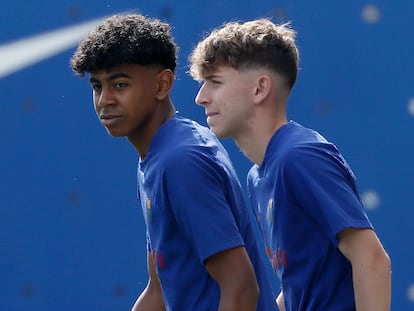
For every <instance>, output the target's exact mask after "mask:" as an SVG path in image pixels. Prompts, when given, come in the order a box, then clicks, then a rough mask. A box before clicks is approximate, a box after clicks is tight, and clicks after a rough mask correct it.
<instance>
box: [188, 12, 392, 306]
mask: <svg viewBox="0 0 414 311" xmlns="http://www.w3.org/2000/svg"><path fill="white" fill-rule="evenodd" d="M295 35H296V33H295V32H294V31H293V30H292V29H291V28H290V27H289V25H287V24H284V25H275V24H273V23H272V22H271V21H269V20H266V19H259V20H254V21H249V22H246V23H243V24H240V23H235V22H233V23H227V24H226V25H224V26H223V27H221V28H218V29H215V30H213V31H212V32H211V33H210V34H209V35H208V36H207V37H206V38H205V39H204V40H202V41H201V42H199V43H198V45H197V46H196V47H195V49H194V51H193V52H192V54H191V56H190V62H191V68H190V74H191V75H192V77H193V78H194V79H195V80H198V81H202V82H203V83H202V86H201V88H200V90H199V92H198V94H197V97H196V102H197V104H199V105H201V106H203V107H204V109H205V113H206V115H207V122H208V124H209V126H210V128H211V130H212V131H213V132H214V133H215V134H216V135H217V136H218V137H219V138H224V137H231V138H233V139H234V141H235V142H236V144H237V145H238V146H239V147H240V149H241V150H242V151H243V152H244V154H245V155H246V157H247V158H249V159H250V160H251V161H252V162H253V163H254V165H253V167H252V168H251V170H250V171H249V173H248V176H247V186H248V195H249V201H250V204H251V205H252V207H253V209H254V211H255V213H256V216H257V220H258V222H259V225H260V228H261V231H262V235H263V240H264V243H265V247H266V253H267V255H268V256H269V260H270V262H271V264H272V266H273V269H274V271H275V273H276V275H277V276H278V277H279V279H280V283H281V292H280V295H279V296H278V299H277V302H278V306H279V309H280V310H289V311H305V310H306V311H311V310H312V311H321V310H323V311H338V310H344V311H351V310H358V311H380V310H381V311H386V310H390V300H391V298H390V292H391V275H390V274H391V271H390V265H391V263H390V259H389V257H388V255H387V254H386V252H385V251H384V248H383V246H382V245H381V243H380V241H379V239H378V237H377V235H376V234H375V232H374V230H373V227H372V224H371V223H370V221H369V219H368V217H367V215H366V213H365V211H364V208H363V206H362V203H361V199H360V197H359V194H358V189H357V185H356V179H355V176H354V174H353V172H352V171H351V169H350V167H349V166H348V164H347V162H346V161H345V160H344V158H343V157H342V155H341V154H340V152H339V151H338V149H337V148H336V147H335V145H334V144H332V143H330V142H328V141H327V140H326V139H325V138H324V137H322V136H321V135H320V134H319V133H317V132H316V131H314V130H312V129H308V128H305V127H303V126H302V125H300V124H298V123H296V122H294V121H288V119H287V115H286V106H287V103H288V98H289V94H290V92H291V90H292V88H293V86H294V84H295V81H296V77H297V72H298V63H299V52H298V49H297V47H296V45H295Z"/></svg>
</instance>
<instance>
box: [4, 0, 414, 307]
mask: <svg viewBox="0 0 414 311" xmlns="http://www.w3.org/2000/svg"><path fill="white" fill-rule="evenodd" d="M367 6H368V7H367ZM369 8H371V12H373V13H374V14H373V15H368V17H366V16H365V15H364V12H367V10H368V12H369ZM126 11H138V12H141V13H143V14H146V15H149V16H151V17H158V18H161V19H163V20H166V21H168V22H169V23H171V25H172V26H173V34H174V36H175V38H176V40H177V42H178V44H179V45H180V47H181V49H180V61H179V62H180V63H179V67H178V71H177V81H176V84H175V88H174V91H173V94H172V97H173V100H174V103H175V105H176V107H177V108H178V109H179V110H180V111H181V113H182V114H184V115H187V116H191V117H193V118H194V119H196V120H198V121H199V122H200V123H202V124H206V123H205V118H204V115H203V114H204V112H203V109H202V108H200V107H198V106H196V105H195V104H194V96H195V94H196V92H197V89H198V84H197V83H196V82H194V81H192V79H191V78H190V77H189V76H188V75H187V74H186V71H187V70H188V67H187V65H188V63H187V56H188V54H189V52H190V51H191V49H192V47H193V46H194V45H195V44H196V43H197V41H198V40H199V39H201V38H202V37H203V34H204V33H205V32H206V31H208V30H211V29H212V28H213V27H217V26H220V25H221V24H222V23H223V22H224V21H229V20H242V21H243V20H247V19H251V18H257V17H272V18H273V20H274V21H276V22H281V21H283V22H284V21H291V22H292V26H293V27H294V28H295V29H296V30H297V31H298V39H297V41H298V45H299V48H300V51H301V71H300V74H299V80H298V82H297V85H296V87H295V90H294V93H293V95H292V97H291V100H290V104H289V117H290V118H291V119H294V120H296V121H298V122H300V123H302V124H304V125H306V126H309V127H313V128H315V129H317V130H319V131H320V132H321V133H322V134H323V135H325V136H326V137H327V138H328V139H330V140H332V141H334V142H335V143H336V145H337V146H338V147H339V148H340V149H341V151H342V153H343V154H344V156H345V157H346V159H347V160H348V162H349V163H350V165H351V166H352V168H353V170H354V172H355V173H356V175H357V177H358V179H359V185H360V190H361V193H362V195H363V197H364V200H365V201H366V203H367V210H368V214H369V217H370V218H371V220H372V222H373V223H374V226H375V228H376V230H377V233H378V235H379V237H380V238H381V240H382V242H383V244H384V246H385V248H386V249H387V251H388V252H389V254H390V256H391V258H392V261H393V294H392V304H393V310H397V311H405V310H407V311H408V310H414V269H413V266H412V263H413V262H414V242H413V237H414V223H413V222H414V210H413V207H414V206H413V201H414V200H413V190H414V187H413V185H414V182H413V177H414V88H413V86H414V84H413V73H414V59H413V55H414V18H413V16H414V1H411V0H399V1H398V0H396V1H385V0H378V1H376V0H373V1H370V2H366V1H358V0H356V1H328V0H319V1H287V0H284V1H268V0H265V1H263V0H262V1H250V0H243V1H204V2H201V1H200V2H199V1H184V0H181V1H180V0H176V1H149V0H148V1H132V0H117V1H115V0H114V1H104V0H90V1H69V0H60V1H51V0H48V1H46V0H44V1H34V0H26V1H22V0H17V1H2V2H1V3H0V47H1V46H3V45H6V44H8V43H10V42H13V41H15V40H18V39H21V38H25V37H30V36H34V35H37V34H39V33H44V32H48V31H52V30H56V29H59V28H63V27H68V26H71V25H76V24H78V23H82V22H86V21H89V20H92V19H95V18H101V17H104V16H107V15H111V14H114V13H120V12H126ZM364 16H365V17H364ZM369 16H371V18H369ZM74 49H75V46H73V47H72V48H71V49H67V50H65V51H63V52H61V53H58V54H56V55H54V56H52V57H49V58H47V59H46V60H43V61H41V62H38V63H36V64H34V65H32V66H29V67H27V68H24V69H22V70H19V71H17V72H14V73H10V74H7V75H5V76H3V77H2V78H0V96H1V97H0V98H1V102H0V111H1V122H0V130H1V134H0V135H1V136H0V137H1V140H0V310H1V311H20V310H26V311H31V310H35V311H42V310H62V311H65V310H128V309H129V308H130V307H131V305H132V304H133V302H134V301H135V298H136V297H137V295H138V293H139V292H140V291H141V290H142V289H143V288H144V286H145V284H146V281H147V273H146V264H145V237H144V235H145V234H144V232H145V229H144V223H143V219H142V216H141V212H140V209H139V208H138V205H137V202H136V177H135V173H136V163H137V155H136V154H135V151H134V149H133V148H132V146H130V145H129V143H128V142H127V141H126V139H122V138H120V139H113V138H111V137H109V136H108V135H107V134H106V131H105V129H103V128H102V126H101V125H100V123H99V121H98V120H97V118H96V116H95V114H94V111H93V106H92V101H91V91H90V88H89V86H88V83H87V79H85V78H84V79H80V78H77V77H75V76H74V75H73V73H72V72H71V70H70V68H69V65H68V62H69V58H70V56H71V55H72V53H73V51H74ZM29 52H30V51H29ZM7 61H8V60H7V59H0V62H7ZM410 107H411V108H410ZM410 109H411V110H410ZM410 111H411V112H410ZM224 143H225V145H226V147H227V148H228V149H229V151H230V153H231V157H232V159H233V160H234V163H235V166H236V168H237V170H238V172H239V174H240V178H241V181H242V183H243V184H244V180H245V174H246V172H247V170H248V168H249V167H250V163H249V162H248V160H246V159H245V158H244V157H243V155H242V154H241V152H240V151H239V150H237V148H236V147H235V146H234V144H233V143H232V142H231V141H229V140H225V141H224ZM200 191H203V189H202V188H200Z"/></svg>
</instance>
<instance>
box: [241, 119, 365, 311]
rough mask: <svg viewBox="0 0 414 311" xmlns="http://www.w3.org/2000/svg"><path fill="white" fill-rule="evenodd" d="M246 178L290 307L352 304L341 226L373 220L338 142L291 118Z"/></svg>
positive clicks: (331, 308) (313, 309) (335, 310)
mask: <svg viewBox="0 0 414 311" xmlns="http://www.w3.org/2000/svg"><path fill="white" fill-rule="evenodd" d="M247 184H248V192H249V199H250V202H251V204H252V205H253V207H254V210H255V213H256V217H257V219H258V222H259V226H260V228H261V231H262V234H263V238H264V243H265V248H266V253H267V255H268V257H269V259H270V262H271V264H272V267H273V269H274V271H275V273H276V275H277V276H278V277H279V279H280V283H281V287H282V291H283V295H284V299H285V308H286V311H293V310H294V311H321V310H323V311H351V310H355V299H354V293H353V283H352V270H351V265H350V262H349V261H348V260H347V259H346V258H345V257H344V256H343V254H342V253H341V252H340V251H339V249H338V239H337V234H338V233H339V232H340V231H342V230H344V229H346V228H351V227H352V228H372V225H371V223H370V221H369V220H368V218H367V215H366V213H365V211H364V208H363V206H362V203H361V200H360V197H359V194H358V190H357V185H356V179H355V176H354V174H353V172H352V171H351V169H350V167H349V166H348V164H347V163H346V161H345V160H344V158H343V157H342V156H341V154H340V153H339V151H338V150H337V148H336V147H335V146H334V145H333V144H332V143H329V142H328V141H326V140H325V139H324V138H323V137H322V136H321V135H320V134H318V133H317V132H315V131H313V130H311V129H307V128H305V127H303V126H301V125H299V124H298V123H296V122H293V121H291V122H289V123H288V124H286V125H284V126H282V127H281V128H280V129H279V130H278V131H277V132H276V133H275V134H274V135H273V137H272V138H271V140H270V142H269V145H268V147H267V150H266V154H265V157H264V161H263V163H262V165H261V166H260V167H259V166H257V165H255V166H253V167H252V168H251V170H250V171H249V174H248V176H247Z"/></svg>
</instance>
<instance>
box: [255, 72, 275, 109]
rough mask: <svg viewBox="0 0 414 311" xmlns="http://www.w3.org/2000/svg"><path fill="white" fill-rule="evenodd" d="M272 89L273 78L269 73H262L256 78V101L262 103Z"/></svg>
mask: <svg viewBox="0 0 414 311" xmlns="http://www.w3.org/2000/svg"><path fill="white" fill-rule="evenodd" d="M271 89H272V79H271V77H270V76H269V75H260V76H258V77H257V79H256V84H255V89H254V96H253V98H254V103H255V104H260V103H261V102H263V101H264V100H265V99H266V98H267V97H268V96H269V93H270V91H271Z"/></svg>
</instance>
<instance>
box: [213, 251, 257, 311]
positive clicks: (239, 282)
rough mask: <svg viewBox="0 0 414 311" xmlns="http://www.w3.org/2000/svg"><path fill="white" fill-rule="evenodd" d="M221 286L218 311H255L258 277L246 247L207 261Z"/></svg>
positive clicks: (214, 277)
mask: <svg viewBox="0 0 414 311" xmlns="http://www.w3.org/2000/svg"><path fill="white" fill-rule="evenodd" d="M205 267H206V269H207V271H208V272H209V274H210V275H211V277H212V278H213V279H215V280H216V281H217V283H218V284H219V286H220V291H221V295H220V303H219V307H218V311H236V310H237V311H253V310H256V306H257V301H258V299H259V288H258V285H257V281H256V275H255V272H254V269H253V266H252V264H251V262H250V259H249V257H248V255H247V252H246V250H245V248H244V247H236V248H232V249H228V250H225V251H222V252H219V253H217V254H215V255H213V256H211V257H209V258H207V259H206V261H205Z"/></svg>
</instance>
